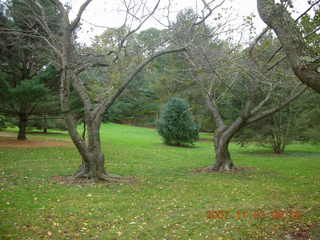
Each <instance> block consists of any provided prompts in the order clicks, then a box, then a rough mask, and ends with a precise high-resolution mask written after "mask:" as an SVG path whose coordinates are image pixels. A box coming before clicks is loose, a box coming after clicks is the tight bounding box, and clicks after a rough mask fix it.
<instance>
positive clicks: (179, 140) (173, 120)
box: [156, 98, 199, 146]
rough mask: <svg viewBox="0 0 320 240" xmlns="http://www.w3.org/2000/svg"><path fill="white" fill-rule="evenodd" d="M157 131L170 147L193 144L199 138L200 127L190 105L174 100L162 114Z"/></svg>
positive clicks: (183, 101)
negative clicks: (195, 120) (194, 119)
mask: <svg viewBox="0 0 320 240" xmlns="http://www.w3.org/2000/svg"><path fill="white" fill-rule="evenodd" d="M156 125H157V130H158V132H159V134H160V135H161V136H162V138H163V139H164V142H165V144H168V145H178V146H179V145H186V144H193V143H194V142H195V141H196V140H198V137H199V127H198V125H197V124H196V123H195V122H194V121H193V117H192V113H191V112H190V109H189V105H188V103H187V102H186V101H185V100H183V99H181V98H172V99H171V100H170V101H169V102H168V103H167V104H166V105H165V107H164V109H163V111H162V112H161V113H160V118H159V120H158V121H157V124H156Z"/></svg>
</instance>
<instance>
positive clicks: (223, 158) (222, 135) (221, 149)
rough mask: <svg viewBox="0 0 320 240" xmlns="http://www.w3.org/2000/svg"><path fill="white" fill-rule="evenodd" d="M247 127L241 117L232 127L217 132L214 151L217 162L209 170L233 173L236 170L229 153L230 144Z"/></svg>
mask: <svg viewBox="0 0 320 240" xmlns="http://www.w3.org/2000/svg"><path fill="white" fill-rule="evenodd" d="M245 125H246V121H245V119H243V118H242V117H239V118H238V119H236V120H235V121H234V122H233V123H232V124H231V125H229V126H225V125H224V126H223V127H220V128H218V129H217V130H216V132H215V139H214V149H215V156H216V161H215V163H214V164H213V165H212V166H209V169H211V170H214V171H231V170H233V169H236V167H235V165H234V163H233V161H232V159H231V155H230V152H229V143H230V141H231V139H232V138H233V136H234V135H235V134H236V133H237V132H238V131H240V129H242V128H243V127H244V126H245Z"/></svg>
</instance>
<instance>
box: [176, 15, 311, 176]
mask: <svg viewBox="0 0 320 240" xmlns="http://www.w3.org/2000/svg"><path fill="white" fill-rule="evenodd" d="M188 15H189V16H185V18H181V19H185V20H187V21H185V22H184V23H185V24H183V23H182V22H180V23H177V28H178V30H177V31H176V32H177V35H176V40H177V42H180V43H181V42H183V41H184V39H185V38H186V37H188V38H190V39H192V44H189V45H188V48H187V50H186V52H185V56H186V58H187V60H188V61H189V62H190V64H191V65H192V66H193V68H194V69H193V78H194V80H195V81H196V82H197V83H198V86H199V87H200V89H201V91H202V95H203V97H204V99H205V102H206V105H207V107H208V109H209V112H210V113H211V115H212V117H213V119H214V120H215V124H216V129H215V134H214V147H215V163H214V164H213V165H211V166H209V167H208V168H209V169H210V170H216V171H229V170H232V169H233V168H235V165H234V163H233V161H232V159H231V156H230V152H229V149H228V147H229V143H230V141H231V140H232V138H233V137H234V136H235V134H237V133H238V132H239V131H240V130H241V129H243V128H245V127H246V126H248V125H249V124H251V123H254V122H257V121H259V120H261V119H263V118H265V117H267V116H270V115H271V114H273V113H275V112H277V111H280V110H281V109H282V108H284V107H286V106H287V105H288V104H290V103H291V102H292V101H293V100H295V99H296V98H297V97H299V96H300V95H301V94H302V93H303V92H304V90H305V87H302V86H301V84H300V83H299V82H298V83H295V84H290V85H289V86H288V84H287V82H288V81H286V79H285V78H286V77H284V76H282V75H277V71H275V70H274V71H273V72H269V73H267V72H266V71H263V69H261V68H260V66H259V64H258V61H257V57H256V56H254V54H253V50H251V49H252V48H253V46H255V45H256V44H258V42H259V40H260V37H259V38H258V39H257V40H256V41H254V43H253V46H252V47H251V48H249V49H246V50H243V51H241V50H238V49H241V47H240V46H232V45H230V43H228V42H226V41H223V40H220V39H219V38H220V35H219V33H221V32H223V33H225V27H224V25H223V24H222V25H221V24H220V25H219V24H216V26H213V27H209V26H208V25H205V22H201V23H200V24H199V25H197V24H195V23H194V22H193V23H192V19H196V17H192V14H190V13H189V14H188ZM190 22H191V24H190ZM188 25H189V27H188ZM190 25H191V27H190ZM179 29H180V31H179ZM188 41H190V40H188ZM292 82H293V81H292ZM282 89H286V90H288V89H289V95H283V94H281V92H283V91H282ZM275 98H276V99H279V100H278V102H280V103H281V104H279V105H273V104H272V101H271V99H275ZM232 107H233V108H232Z"/></svg>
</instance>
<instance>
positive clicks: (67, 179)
mask: <svg viewBox="0 0 320 240" xmlns="http://www.w3.org/2000/svg"><path fill="white" fill-rule="evenodd" d="M51 180H52V181H54V182H56V183H59V184H80V185H86V184H97V183H98V184H111V183H116V184H117V183H118V184H123V183H135V182H138V179H137V178H133V177H121V178H119V179H115V180H111V181H98V182H96V183H94V182H93V181H92V180H90V179H88V178H74V177H73V176H55V177H52V178H51Z"/></svg>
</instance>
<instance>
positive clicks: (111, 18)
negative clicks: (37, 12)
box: [66, 0, 308, 42]
mask: <svg viewBox="0 0 320 240" xmlns="http://www.w3.org/2000/svg"><path fill="white" fill-rule="evenodd" d="M66 1H68V2H71V4H72V7H73V12H75V11H76V10H77V9H78V8H79V6H80V5H81V3H83V2H84V0H66ZM134 1H137V0H134ZM121 2H122V1H120V0H95V1H93V2H92V3H91V4H90V6H89V8H88V9H87V11H86V12H85V14H84V16H83V26H84V27H83V29H84V30H82V31H81V32H80V38H81V40H82V41H83V42H89V41H90V39H92V38H93V37H94V36H95V35H98V34H101V33H102V32H103V31H104V29H105V28H104V27H119V26H121V24H122V23H123V19H124V15H123V11H124V8H123V7H122V5H121ZM127 2H129V1H128V0H127ZM147 2H148V4H150V5H149V8H150V9H151V8H152V6H154V3H155V2H156V0H147ZM172 2H173V4H172V6H171V12H172V13H171V17H172V18H174V16H175V14H176V13H177V12H179V11H180V10H181V9H184V8H190V7H193V8H195V7H196V6H197V4H198V8H201V1H199V0H198V1H197V0H172ZM216 2H217V3H219V2H221V0H216ZM293 2H294V6H295V8H296V9H297V10H298V12H297V13H295V15H298V14H299V13H301V12H302V11H303V10H305V9H306V8H307V7H308V4H307V0H294V1H293ZM165 6H167V0H161V5H160V9H161V8H163V7H165ZM223 6H224V7H230V6H232V8H233V11H232V17H233V18H236V19H237V20H235V22H234V24H235V25H237V24H240V23H241V22H242V19H243V17H244V16H248V15H250V14H254V15H255V16H256V17H255V20H254V24H255V27H256V28H257V32H260V31H261V30H262V29H263V28H264V26H265V25H264V23H263V22H262V21H261V20H260V18H259V15H258V12H257V6H256V0H226V2H225V4H224V5H223ZM163 14H164V12H162V13H161V12H157V14H156V16H157V18H158V19H160V18H161V16H162V15H163ZM162 21H164V20H162ZM164 22H165V21H164ZM149 27H156V28H161V25H160V24H159V23H158V22H157V21H155V20H154V19H150V20H149V21H148V22H146V24H145V25H144V29H146V28H149Z"/></svg>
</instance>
